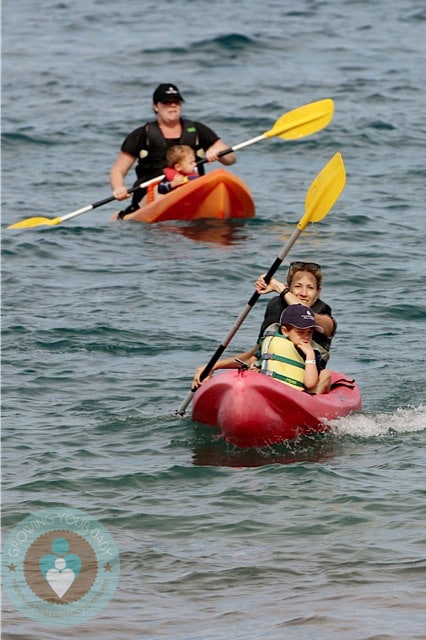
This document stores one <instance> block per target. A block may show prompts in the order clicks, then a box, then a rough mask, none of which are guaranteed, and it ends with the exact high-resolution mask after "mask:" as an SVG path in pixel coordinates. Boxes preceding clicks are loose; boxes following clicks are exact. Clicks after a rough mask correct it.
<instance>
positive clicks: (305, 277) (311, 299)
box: [290, 271, 321, 307]
mask: <svg viewBox="0 0 426 640" xmlns="http://www.w3.org/2000/svg"><path fill="white" fill-rule="evenodd" d="M290 291H291V292H292V293H294V295H295V296H297V297H298V298H299V300H300V301H301V302H302V303H303V304H305V305H307V306H309V307H312V305H313V304H314V303H315V302H316V300H317V299H318V298H319V294H320V291H321V289H318V284H317V279H316V278H315V276H314V274H313V273H311V272H310V271H296V273H295V274H294V276H293V277H292V279H291V285H290Z"/></svg>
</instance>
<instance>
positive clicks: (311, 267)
mask: <svg viewBox="0 0 426 640" xmlns="http://www.w3.org/2000/svg"><path fill="white" fill-rule="evenodd" d="M303 269H307V270H308V271H312V273H317V272H318V271H321V267H320V265H319V264H318V263H316V262H290V266H289V271H296V270H297V271H301V270H303Z"/></svg>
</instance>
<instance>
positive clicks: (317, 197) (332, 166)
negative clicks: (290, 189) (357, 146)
mask: <svg viewBox="0 0 426 640" xmlns="http://www.w3.org/2000/svg"><path fill="white" fill-rule="evenodd" d="M345 182H346V172H345V165H344V164H343V158H342V156H341V154H340V153H336V154H335V155H334V156H333V157H332V158H331V160H329V162H327V164H326V165H325V167H324V168H323V169H322V170H321V171H320V173H319V174H318V175H317V177H316V178H315V179H314V180H313V182H312V183H311V186H310V187H309V189H308V192H307V194H306V198H305V214H304V216H303V217H302V218H301V219H300V221H299V223H298V225H297V227H298V229H300V230H301V231H303V229H304V228H305V227H306V226H307V224H308V223H309V222H318V221H319V220H322V219H323V218H325V216H326V215H327V214H328V213H329V211H330V210H331V209H332V207H333V205H334V204H335V202H336V200H337V199H338V197H339V196H340V194H341V193H342V191H343V189H344V187H345Z"/></svg>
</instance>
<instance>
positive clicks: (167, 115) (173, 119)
mask: <svg viewBox="0 0 426 640" xmlns="http://www.w3.org/2000/svg"><path fill="white" fill-rule="evenodd" d="M154 111H155V112H156V114H157V117H158V120H159V122H160V123H164V124H168V125H173V124H176V123H177V122H179V120H180V116H181V113H182V106H181V103H180V102H179V100H176V101H175V102H157V104H155V105H154Z"/></svg>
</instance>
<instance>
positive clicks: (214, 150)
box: [110, 83, 237, 218]
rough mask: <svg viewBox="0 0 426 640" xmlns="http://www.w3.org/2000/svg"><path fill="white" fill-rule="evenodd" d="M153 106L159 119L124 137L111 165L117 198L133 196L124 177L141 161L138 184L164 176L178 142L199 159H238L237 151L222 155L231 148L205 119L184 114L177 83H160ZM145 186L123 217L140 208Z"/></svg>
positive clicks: (111, 178)
mask: <svg viewBox="0 0 426 640" xmlns="http://www.w3.org/2000/svg"><path fill="white" fill-rule="evenodd" d="M152 101H153V109H154V112H155V114H156V120H155V121H153V122H147V123H146V124H144V125H143V126H141V127H138V128H137V129H135V130H134V131H132V132H131V133H129V135H128V136H127V137H126V139H125V140H124V142H123V144H122V145H121V150H120V152H119V154H118V157H117V159H116V161H115V163H114V165H113V166H112V168H111V172H110V182H111V187H112V193H113V196H114V198H116V199H117V200H125V199H126V198H129V197H130V194H129V192H128V191H127V188H126V186H125V183H124V180H125V177H126V175H127V173H128V172H129V170H130V169H131V167H132V166H133V165H134V164H135V162H137V163H138V164H137V166H136V174H137V180H136V182H135V186H136V185H138V184H142V182H146V181H147V180H150V179H151V178H156V177H157V176H158V177H159V176H161V174H162V173H163V169H164V167H165V166H166V153H167V149H168V148H169V147H171V146H172V145H175V144H187V145H189V146H190V147H191V148H192V149H193V150H194V152H195V154H196V155H197V159H198V160H200V159H204V158H205V159H206V160H207V161H208V162H213V161H214V160H219V161H220V162H221V163H222V164H224V165H231V164H233V163H234V162H235V161H236V159H237V158H236V156H235V154H234V153H228V154H226V155H224V156H222V157H220V158H219V157H218V154H219V153H220V152H221V151H224V150H225V149H227V148H228V147H227V146H226V144H225V143H224V142H223V140H221V139H220V138H219V136H218V135H217V134H216V133H215V132H214V131H213V130H212V129H210V128H209V127H206V125H204V124H202V123H201V122H195V121H192V120H189V119H184V118H182V117H181V114H182V102H183V97H182V94H181V93H180V91H179V89H178V88H177V86H176V85H175V84H171V83H168V84H160V85H159V86H158V87H157V88H156V90H155V91H154V94H153V97H152ZM199 173H200V175H202V174H203V173H204V165H202V164H201V165H200V166H199ZM145 193H146V190H145V189H138V190H137V191H135V192H134V193H133V198H132V204H131V205H129V206H128V207H127V209H125V210H124V211H120V212H119V216H118V217H119V218H123V217H124V216H126V215H128V214H129V213H133V212H134V211H137V210H138V209H139V203H140V201H141V200H142V198H143V196H144V195H145Z"/></svg>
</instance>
